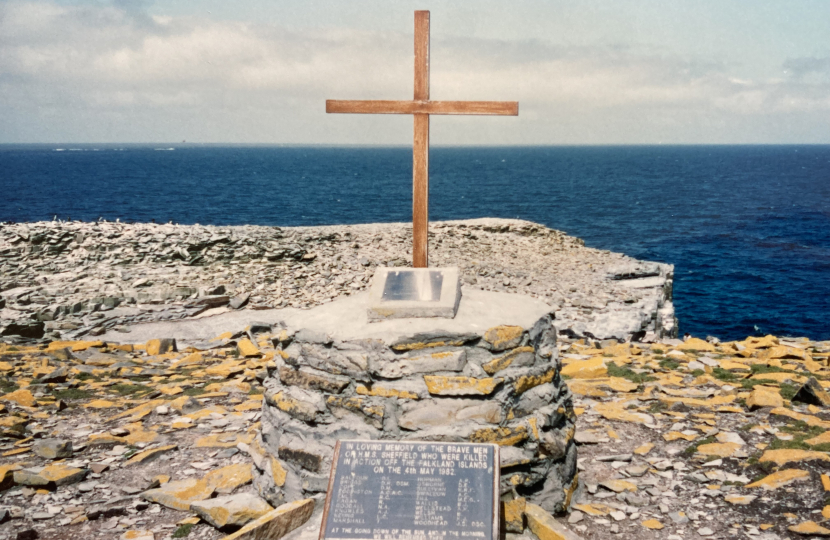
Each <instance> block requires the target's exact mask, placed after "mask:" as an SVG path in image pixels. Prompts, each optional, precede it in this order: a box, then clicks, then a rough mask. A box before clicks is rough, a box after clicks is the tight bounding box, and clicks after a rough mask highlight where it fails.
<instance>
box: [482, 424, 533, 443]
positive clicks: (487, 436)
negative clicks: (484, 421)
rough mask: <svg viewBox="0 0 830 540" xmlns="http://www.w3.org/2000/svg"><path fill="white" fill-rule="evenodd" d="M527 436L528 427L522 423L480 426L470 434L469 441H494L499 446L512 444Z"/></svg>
mask: <svg viewBox="0 0 830 540" xmlns="http://www.w3.org/2000/svg"><path fill="white" fill-rule="evenodd" d="M527 437H528V429H527V427H526V426H524V425H518V426H512V427H508V426H504V427H492V428H482V429H477V430H475V431H474V432H473V433H472V435H470V442H475V443H495V444H498V445H499V446H514V445H517V444H519V443H520V442H522V441H524V440H525V439H527Z"/></svg>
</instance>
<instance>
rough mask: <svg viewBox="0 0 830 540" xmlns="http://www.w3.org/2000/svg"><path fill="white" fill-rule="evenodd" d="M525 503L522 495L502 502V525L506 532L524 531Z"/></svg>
mask: <svg viewBox="0 0 830 540" xmlns="http://www.w3.org/2000/svg"><path fill="white" fill-rule="evenodd" d="M526 505H527V500H526V499H525V498H524V497H518V498H516V499H513V500H511V501H507V502H505V503H504V526H505V529H506V530H507V532H512V533H521V532H524V530H525V506H526Z"/></svg>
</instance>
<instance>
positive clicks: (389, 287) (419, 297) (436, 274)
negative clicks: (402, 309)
mask: <svg viewBox="0 0 830 540" xmlns="http://www.w3.org/2000/svg"><path fill="white" fill-rule="evenodd" d="M443 281H444V274H443V273H442V272H441V271H440V270H429V271H426V272H414V271H412V270H396V271H393V272H389V273H388V274H386V284H385V285H384V287H383V296H381V298H380V301H381V302H393V301H395V300H415V301H419V302H437V301H439V300H440V299H441V285H442V283H443Z"/></svg>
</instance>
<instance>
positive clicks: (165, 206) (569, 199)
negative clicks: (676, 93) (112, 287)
mask: <svg viewBox="0 0 830 540" xmlns="http://www.w3.org/2000/svg"><path fill="white" fill-rule="evenodd" d="M411 167H412V153H411V147H409V146H357V145H354V146H351V145H349V146H330V145H293V144H292V145H269V144H263V145H255V144H234V145H232V144H219V143H184V144H183V143H130V144H127V143H124V144H96V143H85V144H79V143H53V144H45V143H44V144H4V145H0V171H2V174H0V193H2V197H0V222H9V221H13V222H31V221H42V220H51V219H54V218H58V219H72V220H82V221H94V220H97V219H99V218H103V219H107V220H111V221H115V220H116V219H118V220H121V221H126V222H131V221H133V222H151V221H155V222H169V221H172V222H175V223H181V224H192V223H201V224H211V225H241V224H252V225H274V226H300V225H303V226H309V225H334V224H354V223H369V222H401V221H403V222H407V221H411V189H412V178H411V175H412V172H411ZM476 217H504V218H519V219H526V220H529V221H534V222H538V223H541V224H543V225H545V226H547V227H550V228H553V229H558V230H562V231H564V232H566V233H568V234H570V235H573V236H577V237H580V238H582V239H584V240H585V243H586V245H588V246H590V247H595V248H599V249H607V250H611V251H617V252H622V253H625V254H627V255H630V256H632V257H636V258H638V259H647V260H654V261H660V262H665V263H670V264H674V265H675V282H674V302H675V307H676V312H677V317H678V319H679V322H680V332H681V333H686V332H688V333H691V334H693V335H696V336H699V337H705V336H706V335H713V336H716V337H719V338H721V339H742V338H744V337H746V336H748V335H763V334H768V333H769V334H775V335H785V336H804V337H809V338H811V339H814V340H826V339H830V325H828V323H827V314H828V313H830V145H741V146H735V145H683V146H680V145H671V146H669V145H616V146H477V147H468V146H433V147H432V148H431V155H430V220H431V221H438V220H451V219H468V218H476Z"/></svg>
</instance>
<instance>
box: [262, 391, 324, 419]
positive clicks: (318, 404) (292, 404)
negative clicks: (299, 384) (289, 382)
mask: <svg viewBox="0 0 830 540" xmlns="http://www.w3.org/2000/svg"><path fill="white" fill-rule="evenodd" d="M265 401H266V402H267V403H268V404H269V405H271V406H274V407H276V408H277V409H279V410H281V411H283V412H285V413H288V414H290V415H291V416H293V417H294V418H297V419H298V420H303V421H305V422H313V421H315V420H317V415H318V414H320V413H321V412H323V410H324V407H325V405H324V402H323V399H322V398H321V397H320V396H319V395H316V394H312V393H310V392H305V391H303V390H301V389H299V388H296V387H293V388H286V389H285V390H283V391H280V392H276V393H272V392H270V391H269V392H266V393H265Z"/></svg>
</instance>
